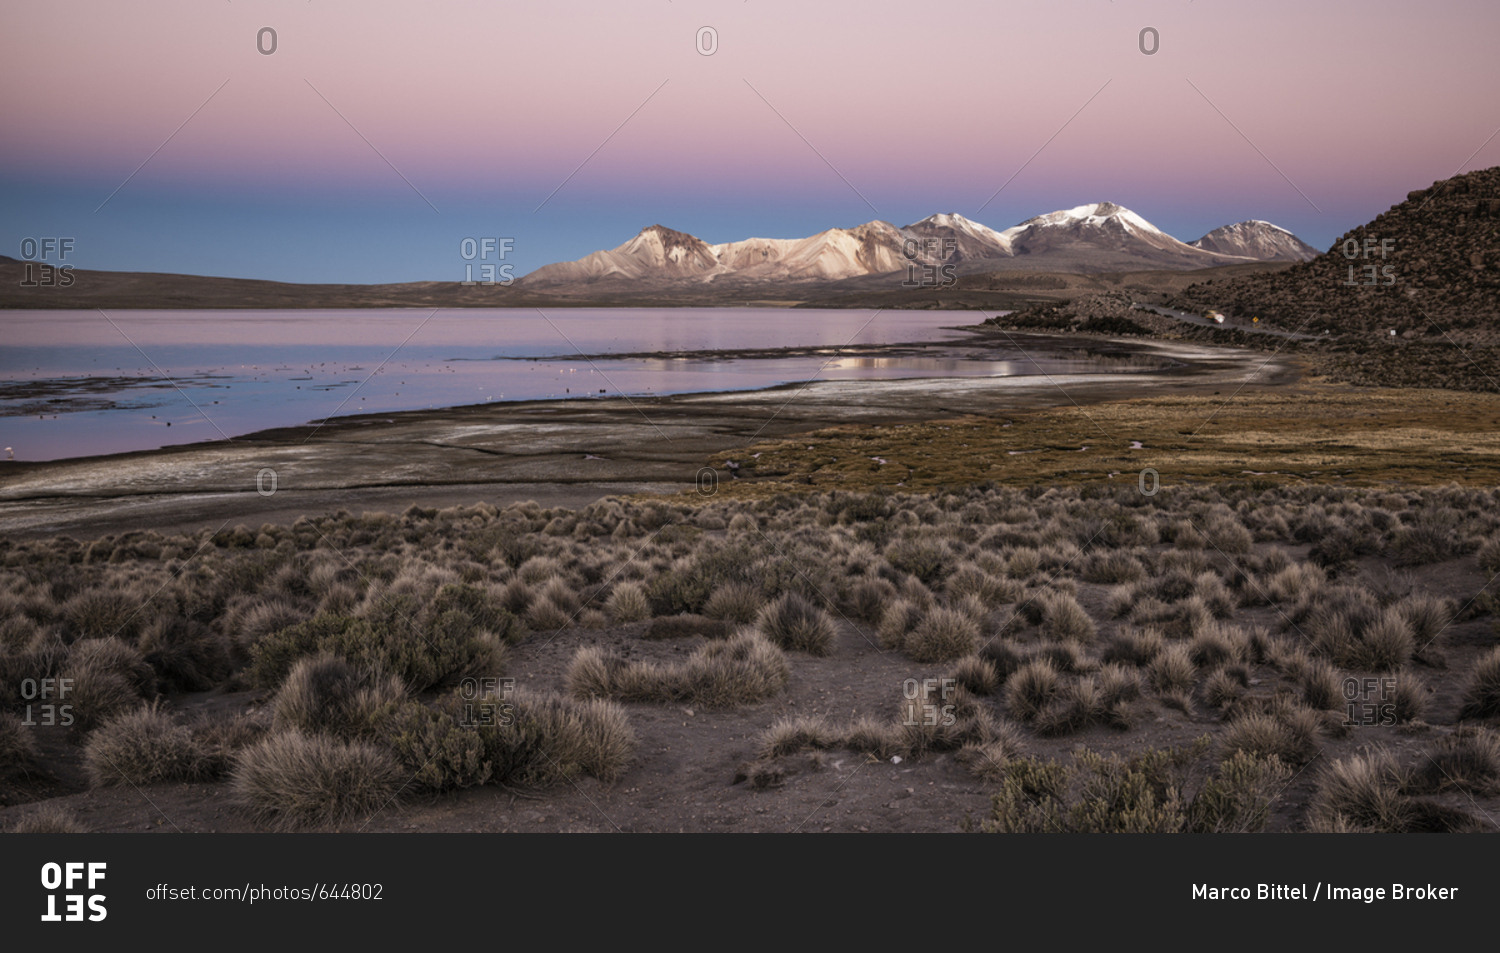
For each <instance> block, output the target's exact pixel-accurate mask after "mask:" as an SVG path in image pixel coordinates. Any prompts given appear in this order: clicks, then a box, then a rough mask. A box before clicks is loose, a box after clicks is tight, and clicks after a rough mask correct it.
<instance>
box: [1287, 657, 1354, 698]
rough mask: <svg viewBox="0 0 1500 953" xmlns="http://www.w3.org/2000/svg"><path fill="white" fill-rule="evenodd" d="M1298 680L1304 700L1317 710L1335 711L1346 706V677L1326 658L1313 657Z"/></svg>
mask: <svg viewBox="0 0 1500 953" xmlns="http://www.w3.org/2000/svg"><path fill="white" fill-rule="evenodd" d="M1298 681H1299V682H1300V683H1301V686H1302V702H1303V704H1305V705H1307V707H1309V708H1311V709H1313V710H1315V711H1335V710H1337V709H1339V708H1342V707H1343V706H1344V701H1345V699H1344V678H1343V674H1342V673H1341V672H1340V671H1339V669H1338V666H1336V665H1334V664H1333V663H1332V662H1329V661H1328V660H1326V659H1311V660H1309V661H1308V663H1307V664H1306V665H1305V666H1303V668H1302V673H1301V676H1300V677H1299V679H1298Z"/></svg>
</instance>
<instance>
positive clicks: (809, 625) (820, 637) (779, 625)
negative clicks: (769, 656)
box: [756, 592, 838, 655]
mask: <svg viewBox="0 0 1500 953" xmlns="http://www.w3.org/2000/svg"><path fill="white" fill-rule="evenodd" d="M756 628H757V629H759V630H760V633H761V634H762V635H764V636H765V637H766V638H767V639H769V640H770V641H771V642H772V643H773V644H775V645H778V646H780V647H781V648H784V649H788V650H791V651H794V652H806V653H807V654H809V655H827V654H829V653H830V652H832V651H833V640H834V637H835V636H836V635H837V631H838V630H837V627H836V626H835V625H834V621H833V617H832V616H830V615H829V614H828V613H826V612H824V611H823V610H822V609H819V608H818V607H817V606H815V605H813V604H812V603H810V602H808V601H807V600H806V599H804V598H802V597H801V596H800V595H798V594H797V593H795V592H787V593H783V594H782V596H781V597H780V598H779V599H777V600H776V601H775V602H772V603H771V604H770V605H768V606H766V607H765V609H763V610H761V613H760V616H759V617H758V619H757V620H756Z"/></svg>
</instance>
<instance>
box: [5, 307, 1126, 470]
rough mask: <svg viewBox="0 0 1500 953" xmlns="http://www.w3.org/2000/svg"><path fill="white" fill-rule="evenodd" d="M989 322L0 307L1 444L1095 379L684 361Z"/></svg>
mask: <svg viewBox="0 0 1500 953" xmlns="http://www.w3.org/2000/svg"><path fill="white" fill-rule="evenodd" d="M872 315H873V316H872ZM985 316H986V315H985V314H981V313H978V312H951V311H950V312H940V311H881V312H878V313H874V312H871V311H863V310H862V311H811V310H787V309H780V308H706V309H698V308H693V309H687V308H662V309H655V308H619V309H559V310H556V311H548V312H546V313H545V314H544V313H542V312H538V311H535V310H521V309H516V310H457V309H444V310H440V311H437V312H435V313H434V312H431V311H428V310H425V309H424V310H410V311H408V310H344V311H117V312H112V313H109V314H107V315H106V314H104V313H101V312H98V311H8V312H0V448H4V447H8V448H11V451H10V452H11V453H13V455H14V458H15V459H17V460H53V459H59V458H63V457H74V456H87V455H95V454H104V453H117V452H121V451H128V450H146V449H154V448H157V447H161V446H166V445H170V444H181V443H191V442H195V441H200V440H211V439H219V438H224V437H235V436H240V435H243V434H246V433H251V432H254V431H258V430H265V429H268V428H272V427H282V426H295V425H300V424H304V423H308V422H310V421H315V420H322V419H326V418H330V417H336V416H344V415H349V414H362V413H365V414H367V413H388V412H392V411H401V410H415V409H423V408H432V407H451V406H458V405H465V404H478V403H485V402H489V401H513V400H536V399H546V398H566V397H599V396H614V395H619V394H622V393H623V394H627V395H630V396H636V395H653V394H658V395H664V394H680V393H688V392H698V391H730V390H749V389H757V388H763V387H770V386H773V385H776V384H784V383H791V382H798V381H807V380H813V379H821V380H853V379H870V380H875V379H890V378H911V377H974V376H1015V375H1027V374H1037V373H1049V374H1052V373H1077V372H1087V371H1088V370H1090V369H1092V365H1091V364H1090V363H1089V362H1088V361H1087V360H1080V359H1077V358H1072V357H1064V358H1057V357H1056V355H1050V356H1048V357H1037V360H1035V361H1033V360H1031V359H1030V358H1028V356H1027V355H1026V354H1024V353H1022V352H1020V351H1019V350H1018V351H1017V352H1016V353H1015V354H1014V355H1009V354H1004V355H1000V357H1001V358H1002V359H996V360H970V359H964V358H962V357H955V358H952V359H949V358H944V357H935V356H934V355H933V354H931V353H926V354H920V353H918V354H909V355H900V354H898V355H893V356H890V357H885V356H870V355H868V354H866V355H849V354H839V353H837V352H836V351H833V350H829V351H827V352H825V353H821V354H818V353H802V354H791V355H787V354H740V355H735V354H722V353H720V354H703V353H692V352H708V351H713V352H726V351H728V352H734V351H754V350H757V349H769V348H827V349H839V348H844V347H847V346H851V345H876V344H896V343H932V342H943V341H959V340H962V339H964V338H966V337H968V335H966V334H965V333H964V332H962V331H957V330H952V329H950V328H945V325H948V326H952V325H957V324H970V323H978V322H979V321H981V320H983V318H984V317H985ZM643 354H652V355H654V356H649V357H648V356H639V355H643ZM582 355H589V356H590V357H588V358H585V357H583V356H582ZM612 355H632V356H612ZM1079 357H1081V355H1079ZM1112 369H1113V370H1118V369H1119V368H1118V367H1115V368H1112Z"/></svg>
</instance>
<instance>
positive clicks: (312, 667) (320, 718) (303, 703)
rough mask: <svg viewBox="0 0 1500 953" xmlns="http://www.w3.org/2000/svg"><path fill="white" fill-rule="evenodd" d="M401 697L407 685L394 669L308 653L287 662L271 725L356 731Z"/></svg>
mask: <svg viewBox="0 0 1500 953" xmlns="http://www.w3.org/2000/svg"><path fill="white" fill-rule="evenodd" d="M405 697H406V686H405V685H403V684H401V680H400V679H399V678H396V677H395V676H394V675H384V674H381V673H379V672H376V671H374V670H372V669H370V668H368V667H366V666H363V665H352V664H350V663H349V662H347V661H345V660H344V659H342V658H339V657H337V656H334V655H328V654H323V655H316V656H310V657H307V658H304V659H301V660H300V661H298V662H297V663H296V664H295V665H293V666H292V670H291V671H290V672H289V673H287V677H286V681H284V682H282V684H281V688H280V690H278V691H277V693H276V697H275V700H274V701H273V702H272V710H273V712H274V713H275V714H274V718H273V721H272V725H273V727H274V728H275V730H277V731H290V730H296V731H300V732H302V733H304V734H309V735H313V734H318V733H320V732H329V733H331V734H334V735H337V736H339V737H343V738H354V737H359V736H361V735H364V734H366V733H367V732H369V730H370V729H371V727H372V725H373V724H374V720H375V716H376V715H377V714H378V713H379V712H380V711H381V709H383V708H385V707H387V706H389V705H394V704H397V703H398V702H400V701H401V700H402V699H404V698H405Z"/></svg>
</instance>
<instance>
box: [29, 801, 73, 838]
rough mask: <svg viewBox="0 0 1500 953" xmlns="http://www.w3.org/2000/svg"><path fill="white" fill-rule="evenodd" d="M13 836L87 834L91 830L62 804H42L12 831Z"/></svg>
mask: <svg viewBox="0 0 1500 953" xmlns="http://www.w3.org/2000/svg"><path fill="white" fill-rule="evenodd" d="M10 832H11V833H12V834H87V833H88V832H89V828H88V827H87V825H85V824H84V823H83V822H82V821H80V820H79V819H78V815H76V814H74V813H73V812H72V811H71V810H69V809H68V808H66V807H63V806H62V805H61V804H50V803H48V804H42V805H40V806H38V807H36V808H34V809H33V810H31V811H30V812H29V813H27V814H26V815H25V816H24V817H22V818H21V819H20V820H19V821H16V823H15V826H14V827H12V828H11V829H10Z"/></svg>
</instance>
